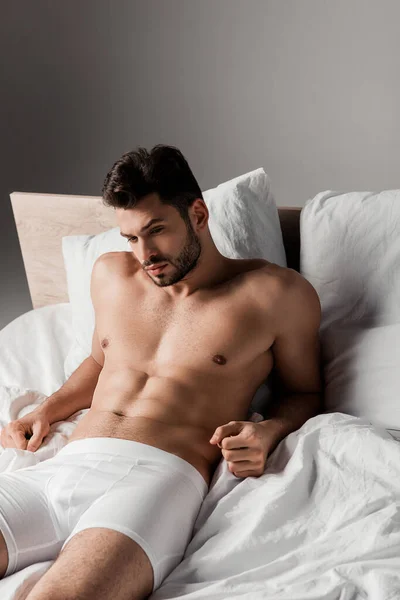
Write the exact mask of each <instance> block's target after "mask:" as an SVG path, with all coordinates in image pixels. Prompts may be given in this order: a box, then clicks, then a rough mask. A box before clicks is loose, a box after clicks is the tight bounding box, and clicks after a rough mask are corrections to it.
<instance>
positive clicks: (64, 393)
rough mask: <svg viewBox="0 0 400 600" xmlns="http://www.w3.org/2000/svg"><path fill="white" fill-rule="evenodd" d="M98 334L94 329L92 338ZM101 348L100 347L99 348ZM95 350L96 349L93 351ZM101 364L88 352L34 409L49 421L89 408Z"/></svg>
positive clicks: (60, 419)
mask: <svg viewBox="0 0 400 600" xmlns="http://www.w3.org/2000/svg"><path fill="white" fill-rule="evenodd" d="M95 338H97V342H95V341H94V342H93V344H94V345H97V344H98V336H97V332H96V329H95V330H94V334H93V340H95ZM100 349H101V348H100ZM94 352H96V350H95V351H94ZM102 368H103V367H102V366H101V365H100V364H99V363H98V362H97V361H96V359H95V358H94V356H93V350H92V354H90V355H89V356H88V357H87V358H85V360H84V361H83V362H82V363H81V364H80V365H79V367H78V368H77V369H76V370H75V371H74V372H73V373H72V375H71V376H70V377H69V379H68V380H67V381H66V382H65V383H64V385H63V386H62V387H61V388H60V389H59V390H57V391H56V392H54V394H51V396H49V397H48V398H47V400H45V401H44V402H43V403H42V404H41V405H40V406H39V407H38V408H37V409H36V410H37V411H38V412H41V413H43V414H45V415H46V417H47V418H48V420H49V423H50V424H51V423H55V422H56V421H64V420H65V419H68V417H70V416H71V415H73V414H74V413H76V412H77V411H78V410H83V409H84V408H90V406H91V404H92V399H93V394H94V391H95V389H96V386H97V381H98V379H99V375H100V373H101V370H102Z"/></svg>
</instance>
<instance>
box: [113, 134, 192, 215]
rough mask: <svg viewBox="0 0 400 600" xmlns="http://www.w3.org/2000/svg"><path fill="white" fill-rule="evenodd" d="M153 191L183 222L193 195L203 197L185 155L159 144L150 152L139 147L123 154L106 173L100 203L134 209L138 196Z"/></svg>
mask: <svg viewBox="0 0 400 600" xmlns="http://www.w3.org/2000/svg"><path fill="white" fill-rule="evenodd" d="M154 192H156V193H157V194H158V195H159V197H160V200H161V202H162V203H163V204H170V205H171V206H174V207H175V208H176V209H177V210H178V211H179V213H180V215H181V217H182V219H184V220H185V221H187V220H188V209H189V207H190V206H191V205H192V204H193V202H194V201H195V200H196V198H201V199H203V195H202V193H201V190H200V187H199V184H198V183H197V181H196V179H195V177H194V175H193V173H192V171H191V169H190V167H189V165H188V163H187V161H186V159H185V157H184V156H183V154H182V152H181V151H180V150H178V148H175V147H174V146H165V145H163V144H158V145H157V146H154V148H153V149H152V150H151V151H150V152H148V151H147V150H146V148H143V147H141V146H138V147H137V148H136V149H135V150H132V151H131V152H127V153H125V154H123V155H122V156H121V158H120V159H119V160H117V162H116V163H115V164H114V165H113V167H112V168H111V170H110V171H109V172H108V173H107V176H106V178H105V181H104V184H103V189H102V195H103V204H105V205H106V206H113V207H114V208H124V209H128V208H133V207H134V206H135V205H136V203H137V202H138V201H139V200H140V199H141V198H143V197H144V196H147V195H148V194H152V193H154Z"/></svg>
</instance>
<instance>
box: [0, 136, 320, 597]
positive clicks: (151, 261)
mask: <svg viewBox="0 0 400 600" xmlns="http://www.w3.org/2000/svg"><path fill="white" fill-rule="evenodd" d="M103 199H104V202H105V203H106V204H107V205H109V206H113V207H114V208H115V210H116V216H117V220H118V224H119V226H120V230H121V235H123V236H124V237H126V240H127V251H126V252H110V253H107V254H104V255H102V256H101V257H100V258H98V259H97V261H96V263H95V265H94V268H93V272H92V279H91V297H92V302H93V306H94V310H95V319H96V326H95V330H94V335H93V344H92V353H91V355H90V356H89V357H87V358H86V359H85V360H84V361H83V363H82V364H81V365H80V366H79V368H78V369H77V370H76V371H75V372H74V373H73V374H72V375H71V377H70V378H69V379H68V381H66V383H65V384H64V385H63V386H62V388H61V389H60V390H58V391H57V392H55V393H54V394H52V395H51V396H50V397H49V398H48V399H47V400H46V401H45V402H44V403H43V404H42V405H41V406H40V407H39V408H38V409H36V410H35V411H33V412H32V413H30V414H28V415H26V416H25V417H23V418H21V419H19V420H18V421H14V422H12V423H10V424H9V425H7V427H5V428H4V429H3V430H2V433H1V443H2V445H3V446H4V447H17V448H22V449H27V450H31V451H35V450H37V448H38V447H39V446H40V445H41V443H42V441H43V439H44V438H45V436H46V435H47V433H48V432H49V428H50V424H51V423H54V422H56V421H61V420H64V419H66V418H68V417H69V416H70V415H72V414H74V413H75V412H76V411H78V410H82V409H86V408H90V410H89V411H88V412H87V413H86V414H85V415H84V417H83V418H82V419H81V420H80V421H79V423H78V425H77V427H76V429H75V431H74V433H73V435H72V436H71V437H70V439H69V442H68V443H67V445H66V446H65V447H64V448H62V449H61V451H60V452H58V454H57V455H56V456H55V457H54V458H52V459H49V460H46V461H42V462H41V463H39V464H38V465H35V466H34V467H28V468H26V469H21V470H19V471H16V472H13V473H5V474H2V475H0V531H1V532H2V535H1V536H0V569H1V575H4V574H7V575H8V574H9V573H11V572H14V571H16V570H18V569H21V568H23V567H24V566H26V565H27V564H31V563H33V562H38V561H41V560H50V559H53V558H56V557H57V556H58V558H57V560H56V561H55V562H54V564H53V565H52V566H51V568H50V569H49V570H48V571H47V572H46V573H45V575H44V576H43V577H42V578H41V580H40V581H39V582H38V583H37V584H36V585H35V586H34V588H33V590H32V591H31V592H30V593H29V595H28V600H45V599H46V600H47V599H48V598H51V599H52V600H67V599H68V600H70V599H75V598H79V600H86V599H93V598H96V599H97V600H102V599H103V598H104V599H110V598H112V599H113V600H125V599H126V600H128V599H129V600H133V599H142V598H147V597H148V596H149V594H151V592H152V591H153V590H154V589H156V588H157V587H158V586H159V585H160V584H161V582H162V580H163V579H165V577H166V576H167V575H168V574H169V572H171V571H172V569H173V568H174V567H175V566H176V565H177V564H178V563H179V562H180V561H181V559H182V557H183V554H184V551H185V549H186V546H187V544H188V542H189V541H190V537H191V533H192V527H193V525H194V521H195V519H196V517H197V514H198V511H199V509H200V506H201V503H202V501H203V499H204V497H205V494H206V493H207V490H208V486H209V484H210V481H211V478H212V475H213V473H214V471H215V468H216V466H217V465H218V463H219V462H220V460H221V458H224V459H225V460H226V461H227V464H228V468H229V470H230V472H231V473H232V474H233V475H234V476H236V477H258V476H260V475H262V473H263V472H264V469H265V464H266V460H267V457H268V455H269V454H270V453H271V452H272V451H273V450H274V448H275V447H276V446H277V444H278V443H279V442H280V441H281V440H282V439H283V438H284V437H285V436H286V435H288V434H289V433H290V432H291V431H294V430H296V429H298V428H299V427H300V426H301V425H302V424H303V423H304V422H305V421H306V420H307V419H308V418H310V417H312V416H314V415H315V414H317V413H318V411H319V409H320V400H321V379H320V362H319V325H320V304H319V300H318V296H317V294H316V292H315V290H314V288H313V287H312V286H311V285H310V284H309V283H308V282H307V281H306V280H305V279H304V278H303V277H302V276H301V275H299V274H298V273H297V272H295V271H293V270H292V269H286V268H281V267H279V266H277V265H275V264H272V263H269V262H267V261H266V260H260V259H253V260H235V259H229V258H226V257H224V256H223V255H221V254H220V252H219V251H218V250H217V248H216V246H215V244H214V242H213V240H212V238H211V235H210V231H209V228H208V216H209V214H208V210H207V206H206V204H205V202H204V200H203V198H202V193H201V190H200V188H199V186H198V184H197V182H196V180H195V178H194V176H193V174H192V172H191V170H190V168H189V165H188V164H187V162H186V160H185V159H184V157H183V156H182V154H181V153H180V152H179V150H178V149H176V148H174V147H171V146H162V145H159V146H156V147H155V148H153V150H152V151H151V153H148V152H147V151H146V150H145V149H144V148H139V149H137V150H136V151H135V152H131V153H128V154H126V155H124V156H123V157H122V158H121V159H120V160H119V161H117V162H116V163H115V165H114V166H113V168H112V169H111V171H110V172H109V173H108V175H107V177H106V180H105V183H104V187H103ZM155 265H157V266H158V267H159V268H158V269H154V267H155ZM152 267H153V270H151V268H152ZM271 371H272V374H273V375H274V377H275V381H276V382H277V384H278V387H279V390H278V388H277V396H276V398H277V400H276V401H275V402H274V404H273V406H272V407H271V408H270V411H269V414H268V418H267V419H266V420H265V421H262V422H259V423H253V422H251V421H248V420H246V418H247V416H248V412H249V406H250V403H251V400H252V398H253V396H254V394H255V392H256V390H257V389H258V387H259V386H260V385H261V383H262V382H263V381H264V380H265V379H266V378H267V376H268V375H269V374H270V372H271ZM278 391H279V393H278ZM13 494H14V496H13ZM13 498H14V500H13ZM14 505H17V506H20V507H21V511H22V512H20V513H18V512H17V511H16V507H15V506H14Z"/></svg>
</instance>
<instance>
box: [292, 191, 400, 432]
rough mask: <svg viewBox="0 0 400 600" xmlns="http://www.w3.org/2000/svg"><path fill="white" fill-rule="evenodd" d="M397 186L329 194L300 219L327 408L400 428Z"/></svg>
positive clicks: (305, 210) (399, 213) (309, 206)
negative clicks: (317, 309) (318, 313)
mask: <svg viewBox="0 0 400 600" xmlns="http://www.w3.org/2000/svg"><path fill="white" fill-rule="evenodd" d="M399 231H400V190H387V191H384V192H381V193H373V192H352V193H340V192H332V191H326V192H322V193H320V194H317V196H315V198H313V199H312V200H309V201H308V202H307V203H306V204H305V206H304V208H303V210H302V212H301V216H300V236H301V253H300V270H301V273H302V274H303V276H304V277H306V279H308V280H309V281H310V283H311V284H312V285H313V286H314V287H315V289H316V290H317V292H318V295H319V297H320V300H321V306H322V321H321V342H322V351H323V361H324V371H325V383H326V390H325V395H326V408H327V412H336V411H339V412H344V413H348V414H351V415H354V416H359V417H366V418H367V419H369V420H370V421H371V422H373V423H376V424H377V425H380V426H383V427H386V428H387V429H400V345H399V343H398V340H399V339H400V237H399Z"/></svg>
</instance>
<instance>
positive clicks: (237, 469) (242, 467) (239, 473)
mask: <svg viewBox="0 0 400 600" xmlns="http://www.w3.org/2000/svg"><path fill="white" fill-rule="evenodd" d="M228 469H229V471H230V472H231V473H232V474H233V475H235V476H236V477H256V476H257V477H259V476H260V475H262V474H263V469H261V467H260V466H258V465H255V464H254V463H253V462H251V461H248V460H246V461H240V462H235V463H232V462H229V463H228Z"/></svg>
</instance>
